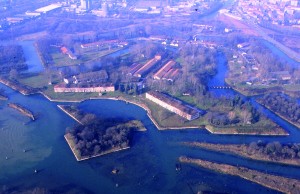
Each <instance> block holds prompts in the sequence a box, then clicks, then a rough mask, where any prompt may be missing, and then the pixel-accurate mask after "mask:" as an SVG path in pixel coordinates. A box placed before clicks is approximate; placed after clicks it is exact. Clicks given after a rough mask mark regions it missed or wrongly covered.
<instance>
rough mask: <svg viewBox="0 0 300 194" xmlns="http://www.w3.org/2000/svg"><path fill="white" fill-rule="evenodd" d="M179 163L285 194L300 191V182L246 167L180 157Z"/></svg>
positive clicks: (293, 193)
mask: <svg viewBox="0 0 300 194" xmlns="http://www.w3.org/2000/svg"><path fill="white" fill-rule="evenodd" d="M179 162H181V163H186V164H192V165H196V166H200V167H203V168H206V169H209V170H213V171H216V172H218V173H223V174H229V175H233V176H238V177H241V178H243V179H246V180H249V181H251V182H255V183H257V184H260V185H263V186H265V187H268V188H271V189H274V190H277V191H280V192H283V193H292V194H296V193H299V191H300V180H296V179H291V178H285V177H282V176H277V175H271V174H266V173H262V172H259V171H256V170H251V169H248V168H245V167H236V166H231V165H227V164H218V163H214V162H209V161H205V160H201V159H193V158H188V157H185V156H181V157H179Z"/></svg>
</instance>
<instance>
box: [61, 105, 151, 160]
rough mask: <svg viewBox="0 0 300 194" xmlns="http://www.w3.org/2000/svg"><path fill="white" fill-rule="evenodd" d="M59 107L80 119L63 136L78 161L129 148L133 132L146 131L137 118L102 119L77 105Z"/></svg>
mask: <svg viewBox="0 0 300 194" xmlns="http://www.w3.org/2000/svg"><path fill="white" fill-rule="evenodd" d="M59 107H60V109H61V110H63V111H64V112H65V113H67V114H68V115H69V116H70V117H71V118H73V119H74V120H75V121H77V122H78V124H77V125H75V126H74V127H71V128H67V130H66V134H65V136H64V137H65V139H66V141H67V143H68V145H69V146H70V148H71V150H72V152H73V154H74V156H75V158H76V160H77V161H82V160H87V159H90V158H94V157H98V156H102V155H105V154H109V153H113V152H117V151H121V150H124V149H128V148H130V143H131V140H132V133H133V132H134V131H146V128H145V127H144V125H143V124H142V122H140V121H138V120H130V121H122V120H117V119H101V118H97V117H96V115H94V114H88V113H84V112H83V111H81V110H79V109H78V108H77V107H75V106H69V105H59Z"/></svg>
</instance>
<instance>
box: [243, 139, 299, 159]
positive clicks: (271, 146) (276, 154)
mask: <svg viewBox="0 0 300 194" xmlns="http://www.w3.org/2000/svg"><path fill="white" fill-rule="evenodd" d="M247 153H248V154H251V155H253V154H264V155H267V156H268V157H270V158H272V159H275V160H280V159H295V158H298V159H300V144H299V143H293V144H285V145H283V144H281V143H280V142H269V143H266V142H262V141H258V142H252V143H250V144H249V146H248V147H247Z"/></svg>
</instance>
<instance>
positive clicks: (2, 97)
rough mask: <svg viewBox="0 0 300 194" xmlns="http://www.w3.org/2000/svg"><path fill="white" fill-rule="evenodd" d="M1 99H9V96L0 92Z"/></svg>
mask: <svg viewBox="0 0 300 194" xmlns="http://www.w3.org/2000/svg"><path fill="white" fill-rule="evenodd" d="M0 100H8V97H7V96H5V95H3V94H1V93H0Z"/></svg>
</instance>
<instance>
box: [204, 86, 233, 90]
mask: <svg viewBox="0 0 300 194" xmlns="http://www.w3.org/2000/svg"><path fill="white" fill-rule="evenodd" d="M209 88H210V89H222V90H230V89H232V87H230V86H210V87H209Z"/></svg>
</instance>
